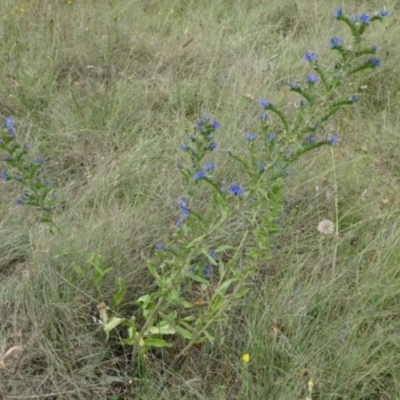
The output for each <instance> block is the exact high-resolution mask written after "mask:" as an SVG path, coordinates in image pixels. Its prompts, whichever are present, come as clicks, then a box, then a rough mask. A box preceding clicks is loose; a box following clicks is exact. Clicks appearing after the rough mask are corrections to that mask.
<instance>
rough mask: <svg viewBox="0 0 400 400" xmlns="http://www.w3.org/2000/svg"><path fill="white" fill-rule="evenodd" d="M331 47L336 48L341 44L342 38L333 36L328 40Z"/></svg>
mask: <svg viewBox="0 0 400 400" xmlns="http://www.w3.org/2000/svg"><path fill="white" fill-rule="evenodd" d="M330 43H331V47H332V49H337V48H338V47H342V46H343V39H342V38H341V37H334V38H332V39H331V41H330Z"/></svg>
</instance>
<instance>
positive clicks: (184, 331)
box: [175, 325, 194, 340]
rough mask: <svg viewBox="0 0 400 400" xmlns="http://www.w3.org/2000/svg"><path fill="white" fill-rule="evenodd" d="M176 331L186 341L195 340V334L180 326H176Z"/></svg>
mask: <svg viewBox="0 0 400 400" xmlns="http://www.w3.org/2000/svg"><path fill="white" fill-rule="evenodd" d="M175 330H176V333H178V334H179V335H181V336H182V337H183V338H185V339H188V340H193V339H194V335H193V333H191V332H189V331H188V330H187V329H185V328H182V327H181V326H179V325H175Z"/></svg>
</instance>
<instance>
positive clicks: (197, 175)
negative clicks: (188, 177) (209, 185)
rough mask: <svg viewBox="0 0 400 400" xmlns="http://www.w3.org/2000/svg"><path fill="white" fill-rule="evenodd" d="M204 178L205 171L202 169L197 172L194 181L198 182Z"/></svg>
mask: <svg viewBox="0 0 400 400" xmlns="http://www.w3.org/2000/svg"><path fill="white" fill-rule="evenodd" d="M202 178H204V171H203V170H202V169H201V170H200V171H196V172H195V173H194V180H195V181H198V180H200V179H202Z"/></svg>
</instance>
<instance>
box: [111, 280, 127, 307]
mask: <svg viewBox="0 0 400 400" xmlns="http://www.w3.org/2000/svg"><path fill="white" fill-rule="evenodd" d="M117 284H118V287H119V289H118V292H117V293H116V294H115V295H114V298H113V301H112V305H113V307H117V306H119V305H120V304H121V302H122V300H123V299H124V297H125V294H126V285H125V281H124V280H123V279H122V278H118V279H117Z"/></svg>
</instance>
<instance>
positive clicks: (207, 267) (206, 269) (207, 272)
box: [204, 263, 212, 278]
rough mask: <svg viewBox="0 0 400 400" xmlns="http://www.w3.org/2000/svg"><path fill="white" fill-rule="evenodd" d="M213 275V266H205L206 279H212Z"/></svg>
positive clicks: (208, 264)
mask: <svg viewBox="0 0 400 400" xmlns="http://www.w3.org/2000/svg"><path fill="white" fill-rule="evenodd" d="M211 274H212V268H211V264H210V263H207V264H206V265H205V266H204V276H205V277H206V278H210V277H211Z"/></svg>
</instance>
